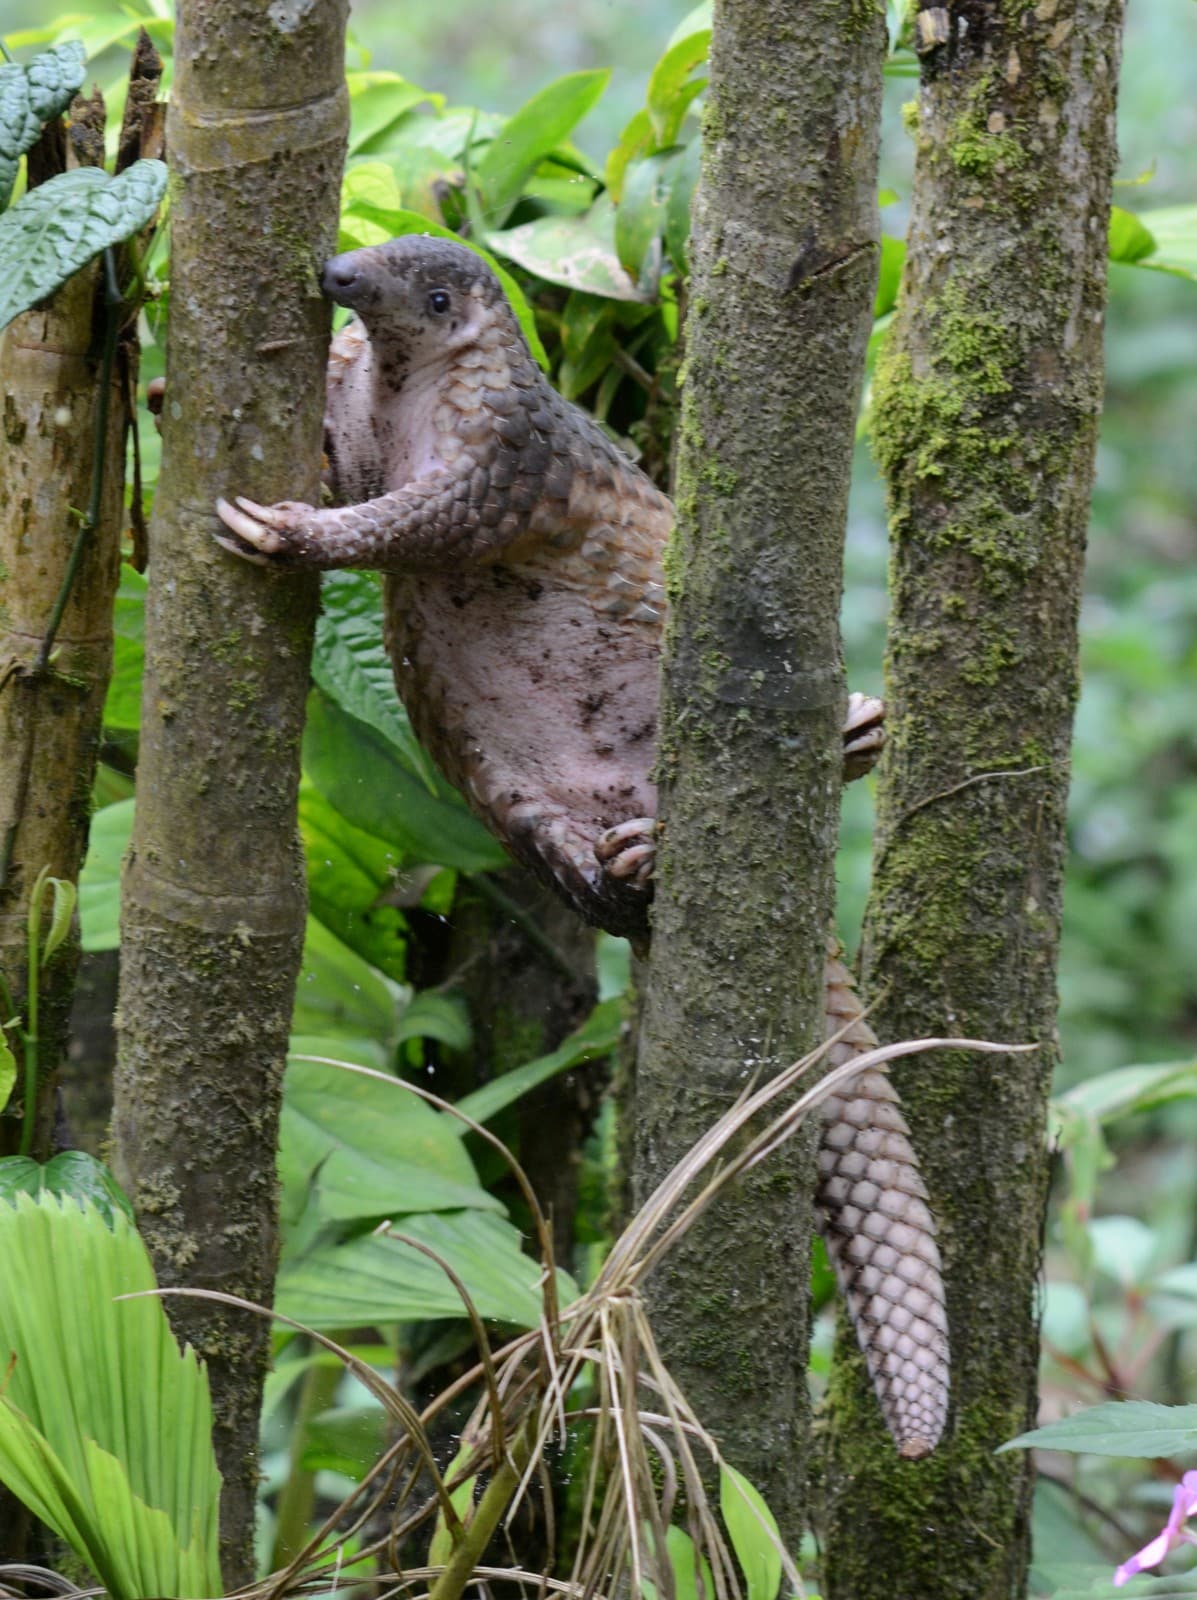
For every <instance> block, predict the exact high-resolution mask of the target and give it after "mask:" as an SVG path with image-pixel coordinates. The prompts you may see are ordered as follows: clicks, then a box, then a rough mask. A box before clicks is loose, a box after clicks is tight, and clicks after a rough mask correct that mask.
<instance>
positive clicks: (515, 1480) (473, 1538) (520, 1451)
mask: <svg viewBox="0 0 1197 1600" xmlns="http://www.w3.org/2000/svg"><path fill="white" fill-rule="evenodd" d="M536 1417H537V1413H536V1412H535V1411H534V1412H533V1413H532V1414H531V1416H529V1417H528V1418H526V1419H525V1421H524V1424H523V1426H522V1427H521V1428H520V1431H519V1432H518V1433H517V1434H516V1436H515V1438H514V1439H513V1440H512V1441H511V1445H510V1447H509V1449H508V1451H507V1454H506V1455H505V1456H504V1457H503V1461H502V1464H501V1466H500V1467H499V1468H498V1470H497V1471H496V1473H495V1475H494V1477H493V1478H492V1479H491V1480H490V1482H489V1483H488V1484H487V1486H486V1491H485V1493H484V1494H483V1496H482V1499H481V1500H480V1501H479V1502H478V1506H477V1509H476V1510H475V1512H474V1515H473V1516H472V1517H471V1518H470V1520H469V1522H468V1523H467V1524H466V1529H465V1533H464V1535H463V1537H462V1538H461V1539H460V1540H459V1541H458V1543H457V1544H456V1545H454V1547H453V1554H452V1555H451V1556H450V1557H449V1559H448V1561H447V1562H446V1563H445V1570H444V1571H443V1572H442V1573H441V1575H440V1577H439V1578H438V1579H437V1580H436V1582H435V1583H434V1584H433V1586H432V1588H431V1589H430V1591H429V1594H428V1600H460V1596H461V1594H462V1592H463V1590H464V1589H465V1586H466V1584H467V1583H469V1581H470V1579H471V1577H472V1576H473V1573H474V1568H475V1567H476V1566H477V1565H478V1563H479V1562H480V1561H481V1560H482V1556H483V1552H484V1551H485V1550H486V1547H487V1545H488V1544H489V1543H490V1540H491V1536H492V1535H493V1533H494V1531H495V1529H496V1528H497V1527H498V1526H499V1519H500V1518H501V1517H502V1515H503V1513H504V1511H506V1509H507V1507H508V1506H509V1505H510V1503H511V1498H512V1496H513V1495H514V1494H515V1491H516V1490H517V1489H518V1488H519V1482H520V1479H521V1478H522V1477H523V1475H524V1469H525V1468H526V1467H527V1465H528V1460H529V1458H530V1456H531V1454H532V1440H533V1438H534V1437H535V1434H536V1429H535V1426H534V1424H535V1422H536Z"/></svg>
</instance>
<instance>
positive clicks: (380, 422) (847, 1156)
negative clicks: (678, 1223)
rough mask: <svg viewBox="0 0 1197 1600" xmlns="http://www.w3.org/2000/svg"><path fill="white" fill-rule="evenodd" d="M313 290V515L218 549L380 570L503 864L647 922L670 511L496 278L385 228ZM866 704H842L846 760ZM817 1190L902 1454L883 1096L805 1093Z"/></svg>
mask: <svg viewBox="0 0 1197 1600" xmlns="http://www.w3.org/2000/svg"><path fill="white" fill-rule="evenodd" d="M324 288H325V292H326V293H327V294H329V295H330V296H331V297H332V298H333V299H334V300H337V301H339V302H340V303H341V304H343V305H348V306H351V307H353V309H354V310H355V311H356V312H357V314H358V318H359V319H360V320H358V321H356V322H354V323H351V324H350V325H349V327H348V328H347V329H346V330H345V331H344V332H343V333H342V334H341V335H340V336H339V337H338V339H337V340H335V341H334V344H333V350H332V355H331V360H330V366H329V375H328V407H327V416H326V435H325V437H326V450H327V454H328V458H329V478H330V483H331V489H332V494H333V499H334V501H335V502H337V506H336V507H335V508H326V509H314V508H312V507H311V506H306V505H301V504H298V503H294V502H284V503H282V504H281V505H277V506H259V505H256V504H255V503H254V502H252V501H249V500H243V499H239V500H238V501H236V503H235V504H233V505H230V504H228V503H226V502H224V501H222V502H220V505H219V510H220V515H221V517H222V519H223V521H224V523H225V527H226V529H227V530H228V531H227V533H226V534H225V535H224V536H223V537H222V539H221V542H222V543H224V544H225V545H226V547H227V548H229V549H230V550H233V551H235V553H237V554H238V555H241V556H244V557H246V558H247V559H250V560H257V561H259V562H263V563H267V564H270V565H279V566H313V567H325V568H327V567H372V568H379V569H381V570H383V571H384V572H385V573H386V574H387V580H386V616H387V647H388V650H389V652H390V655H391V660H392V662H393V664H394V668H395V677H396V682H397V685H398V689H399V693H400V695H401V697H402V699H403V701H404V704H405V705H406V707H407V710H408V713H409V715H410V718H411V721H412V725H413V727H414V728H415V731H416V733H417V734H418V736H419V738H420V739H421V740H422V742H423V743H424V745H425V746H426V748H427V749H428V750H429V751H430V752H431V754H432V756H433V758H434V759H435V760H436V761H437V763H438V765H439V766H440V767H441V769H442V770H443V771H444V773H445V774H446V776H447V777H448V778H449V779H450V780H451V781H452V782H453V783H455V784H456V785H457V786H458V787H459V788H460V789H461V790H462V792H463V793H464V794H465V795H466V797H467V799H468V801H469V803H470V805H471V806H472V808H473V809H474V810H475V811H476V812H477V814H478V815H479V816H480V817H481V818H482V820H483V821H484V822H485V823H486V825H487V826H488V827H489V828H490V829H491V830H492V831H493V832H494V833H495V834H496V835H497V836H498V837H499V838H500V839H501V840H502V841H503V842H504V843H505V844H506V845H507V846H508V848H509V849H510V850H511V852H512V854H513V855H515V856H516V857H517V858H518V859H519V860H520V861H522V862H523V863H524V864H525V865H526V866H527V867H529V868H530V869H531V870H532V871H533V872H534V873H536V874H537V875H538V876H539V877H540V878H541V879H543V880H544V881H546V882H547V883H549V884H550V885H551V886H552V887H553V888H555V889H556V890H557V891H558V892H559V893H561V894H562V895H564V896H565V897H566V898H567V899H568V900H569V901H570V903H571V904H572V905H573V906H574V907H575V908H576V909H577V910H578V911H579V912H580V914H581V915H582V916H583V917H585V918H586V919H587V920H588V921H589V922H591V923H593V924H595V925H597V926H599V927H603V928H607V929H609V930H610V931H611V932H614V933H620V934H625V935H627V936H628V937H630V938H632V939H634V940H638V941H644V940H646V939H647V937H648V932H649V924H648V911H649V902H650V897H651V875H652V864H653V852H654V844H653V835H654V829H655V820H654V819H655V814H656V790H655V787H654V784H653V781H652V777H651V773H652V768H653V762H654V758H655V751H656V726H657V705H658V674H659V658H660V650H661V638H662V630H663V624H664V613H665V590H664V583H663V577H662V555H663V550H664V545H665V541H666V539H667V537H668V535H669V532H670V530H671V528H672V525H673V515H674V514H673V507H672V505H671V503H670V501H669V500H668V499H667V498H666V497H665V495H663V494H662V493H661V492H660V490H658V489H657V488H656V486H655V485H654V484H653V483H652V482H651V481H650V480H649V479H648V478H647V477H646V476H645V475H644V473H642V472H641V471H640V470H639V469H638V468H637V467H636V466H635V465H633V463H632V462H631V461H629V460H628V459H627V458H626V457H625V456H624V454H623V453H622V452H621V451H620V450H619V449H618V448H617V447H616V445H615V444H613V443H612V441H611V440H610V439H608V438H607V436H606V435H605V434H604V433H603V432H602V430H601V429H599V428H598V427H597V426H596V425H595V423H594V422H593V421H592V420H591V419H590V418H589V417H588V416H587V415H586V414H585V413H584V412H583V411H581V410H580V409H579V408H578V407H576V406H573V405H571V404H569V403H568V402H567V401H565V400H563V399H562V398H561V396H560V395H558V394H557V393H556V392H555V391H554V390H553V388H552V386H551V385H550V384H549V383H548V382H547V380H546V379H545V377H544V375H543V374H542V373H541V371H540V370H539V368H538V367H537V365H536V363H535V362H534V361H533V360H532V357H531V355H530V354H529V351H528V347H527V344H526V343H525V340H524V337H523V335H522V333H521V331H520V328H519V324H518V322H517V321H516V319H515V316H514V314H513V313H512V311H511V309H510V307H509V306H508V303H507V301H506V298H505V297H504V295H503V292H502V289H501V288H500V285H499V283H498V280H497V278H496V277H495V276H494V274H493V273H492V272H491V271H490V269H489V268H488V267H487V266H486V265H485V263H484V262H483V261H482V260H481V259H480V258H479V257H478V256H477V255H476V254H474V253H473V252H472V251H470V250H468V249H467V248H466V247H464V246H462V245H458V244H455V243H453V242H452V241H446V240H443V239H433V238H429V237H425V236H408V237H406V238H402V239H396V240H392V241H391V242H390V243H388V244H385V245H379V246H373V247H370V248H368V249H364V250H357V251H353V252H351V253H350V254H348V255H344V256H338V257H336V258H334V259H333V260H332V261H330V262H329V263H328V265H327V266H326V268H325V271H324ZM879 720H880V708H879V707H878V705H877V703H876V702H873V701H867V700H865V699H864V698H863V697H861V696H853V697H852V702H851V705H850V710H849V719H848V724H847V726H846V729H845V773H846V776H854V775H855V774H856V773H857V772H858V771H862V770H866V769H867V767H868V765H869V764H871V761H872V759H873V758H874V757H875V753H876V749H877V748H878V746H879V743H880V732H879ZM827 1023H828V1030H829V1032H836V1031H839V1030H840V1029H841V1028H844V1027H845V1025H846V1024H847V1025H849V1026H848V1028H847V1032H846V1033H845V1035H844V1037H843V1038H842V1039H841V1040H840V1042H839V1043H837V1044H836V1045H835V1046H834V1050H833V1060H834V1061H835V1062H836V1063H837V1064H838V1063H839V1062H841V1061H843V1060H846V1059H849V1058H850V1057H851V1055H852V1054H853V1053H857V1054H859V1053H863V1052H864V1051H867V1050H869V1049H871V1048H872V1047H873V1046H874V1045H875V1043H876V1041H875V1039H874V1036H873V1034H872V1031H871V1030H870V1029H869V1027H868V1025H867V1024H866V1022H865V1020H864V1018H863V1016H862V1013H861V1006H860V1002H859V999H858V997H857V995H856V993H855V991H854V989H853V986H852V981H851V978H850V976H849V974H848V972H847V969H846V968H845V967H844V966H843V965H842V964H841V962H840V961H839V959H838V956H837V955H836V953H835V952H834V951H832V952H831V953H830V955H829V960H828V966H827ZM818 1165H819V1179H818V1191H817V1197H816V1198H817V1204H818V1208H819V1211H820V1213H821V1217H822V1228H823V1234H824V1237H825V1239H826V1241H827V1247H828V1253H829V1255H830V1257H831V1260H832V1262H833V1264H834V1266H835V1270H836V1273H837V1276H838V1279H839V1282H840V1285H841V1287H842V1289H843V1292H844V1294H845V1297H846V1299H847V1302H848V1306H849V1310H850V1313H851V1316H852V1320H853V1322H854V1324H855V1327H856V1332H857V1336H858V1338H859V1341H860V1345H861V1349H862V1350H863V1352H864V1355H865V1359H866V1362H867V1365H868V1368H869V1371H870V1373H871V1375H872V1380H873V1384H874V1387H875V1389H876V1392H877V1396H878V1399H879V1401H880V1404H881V1408H882V1412H883V1414H884V1416H885V1420H886V1423H887V1425H888V1426H889V1429H890V1432H891V1433H892V1435H893V1437H894V1439H895V1441H896V1443H897V1445H898V1448H899V1450H900V1452H901V1454H902V1455H903V1456H906V1457H910V1458H918V1457H920V1456H923V1455H926V1454H927V1453H928V1452H929V1451H930V1450H931V1449H933V1448H934V1446H935V1444H936V1442H937V1441H938V1439H939V1437H940V1435H941V1433H942V1431H943V1428H944V1425H945V1422H946V1418H947V1406H948V1342H947V1319H946V1314H945V1309H944V1292H943V1282H942V1278H941V1274H940V1263H939V1253H938V1249H937V1246H936V1243H935V1226H934V1222H933V1219H932V1217H931V1213H930V1211H929V1209H928V1206H927V1198H926V1191H925V1189H924V1187H923V1183H922V1180H921V1178H920V1176H919V1172H918V1167H917V1163H916V1160H915V1157H914V1153H913V1151H912V1149H911V1145H910V1139H909V1132H908V1130H907V1127H906V1124H905V1121H904V1120H903V1117H902V1113H901V1109H900V1107H899V1104H898V1097H897V1094H896V1093H895V1091H894V1089H893V1088H892V1086H891V1085H890V1083H889V1080H888V1078H887V1077H886V1076H885V1075H884V1073H882V1072H878V1071H865V1072H863V1073H862V1074H861V1075H860V1076H859V1077H858V1078H856V1079H854V1080H852V1082H851V1083H850V1085H849V1086H847V1087H844V1088H842V1089H841V1091H840V1092H839V1093H838V1094H836V1095H834V1096H832V1097H830V1098H829V1099H828V1101H827V1102H826V1107H825V1120H824V1126H823V1134H822V1143H821V1148H820V1151H819V1158H818Z"/></svg>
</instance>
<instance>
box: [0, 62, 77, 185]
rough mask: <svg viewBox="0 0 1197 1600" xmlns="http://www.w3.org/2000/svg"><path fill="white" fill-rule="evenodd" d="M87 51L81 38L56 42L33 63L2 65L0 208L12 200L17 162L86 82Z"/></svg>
mask: <svg viewBox="0 0 1197 1600" xmlns="http://www.w3.org/2000/svg"><path fill="white" fill-rule="evenodd" d="M83 62H84V50H83V46H82V45H81V44H78V43H74V42H72V43H69V44H56V45H55V46H54V48H53V49H52V50H46V51H43V53H42V54H41V55H39V56H35V57H34V58H33V60H32V61H31V62H30V63H29V65H28V66H26V67H22V66H18V65H17V63H16V62H12V61H10V62H6V63H5V64H4V65H3V66H0V211H3V209H4V207H5V206H6V205H7V204H8V197H9V195H10V194H11V193H12V185H13V179H14V178H15V177H16V175H17V163H18V162H19V160H20V158H21V156H22V155H23V154H24V152H25V151H26V150H28V149H29V147H30V145H31V144H34V143H35V142H36V140H37V138H38V135H39V134H40V133H41V131H42V123H43V122H49V120H50V118H51V117H57V116H59V115H60V114H61V113H62V112H63V111H65V110H66V108H67V106H69V105H70V103H71V97H72V96H73V95H74V93H75V91H76V90H77V89H78V88H79V87H80V85H81V84H82V83H83V79H84V75H85V74H84V66H83Z"/></svg>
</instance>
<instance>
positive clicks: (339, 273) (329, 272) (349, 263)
mask: <svg viewBox="0 0 1197 1600" xmlns="http://www.w3.org/2000/svg"><path fill="white" fill-rule="evenodd" d="M356 256H357V251H356V250H351V251H349V252H348V254H347V255H343V256H333V258H332V260H331V261H326V262H325V263H324V271H323V272H322V273H321V275H320V287H321V288H322V289H323V290H324V292H325V294H326V295H327V296H328V297H329V299H330V300H337V301H339V302H340V303H341V304H342V305H346V304H348V303H350V302H351V301H352V300H353V299H354V298H355V296H356V294H357V292H358V291H359V290H360V289H361V287H362V279H363V273H362V268H361V263H360V262H359V261H357V260H356V259H355V258H356Z"/></svg>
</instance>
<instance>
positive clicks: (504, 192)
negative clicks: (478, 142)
mask: <svg viewBox="0 0 1197 1600" xmlns="http://www.w3.org/2000/svg"><path fill="white" fill-rule="evenodd" d="M610 76H611V74H610V73H609V72H606V71H603V72H570V73H567V74H566V75H565V77H563V78H558V79H557V81H556V82H555V83H550V84H549V85H548V87H547V88H544V89H542V90H541V91H540V93H539V94H535V95H533V97H532V99H531V100H529V101H528V102H527V104H526V105H523V106H521V107H520V109H519V110H518V111H517V112H516V113H515V115H514V116H512V117H509V118H508V119H507V121H506V122H505V123H504V124H503V126H502V128H501V129H500V130H499V132H498V133H497V134H496V135H495V137H494V138H493V139H492V140H491V142H490V144H489V146H488V147H487V150H486V153H485V154H484V155H483V157H482V159H481V160H480V161H479V162H478V163H477V165H476V166H475V167H474V172H473V177H474V180H475V182H476V183H477V185H478V188H479V190H480V191H481V196H482V204H483V206H484V207H485V211H486V219H487V222H488V223H493V224H494V226H495V227H502V225H503V223H504V222H505V221H506V219H507V217H508V215H509V213H510V212H511V209H512V207H513V206H514V205H515V203H516V201H517V200H518V199H519V197H520V192H521V190H522V189H523V186H524V183H525V181H526V180H527V179H528V178H529V177H530V176H531V174H532V173H533V172H534V171H535V170H536V168H537V167H538V166H539V165H540V163H541V162H542V161H543V160H544V158H545V157H546V156H547V155H549V154H550V152H551V151H552V150H553V149H554V148H555V146H557V145H558V144H560V143H561V141H562V140H563V139H564V138H565V137H566V135H567V134H568V133H570V132H571V131H572V130H573V128H575V127H576V126H577V124H578V123H579V122H581V120H582V118H583V117H584V116H585V115H586V113H587V112H588V111H589V110H591V108H592V107H593V106H594V105H596V104H597V102H598V100H599V99H600V97H601V96H602V93H603V90H604V89H605V88H606V87H607V82H608V80H609V79H610Z"/></svg>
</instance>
